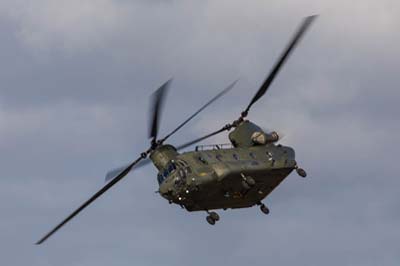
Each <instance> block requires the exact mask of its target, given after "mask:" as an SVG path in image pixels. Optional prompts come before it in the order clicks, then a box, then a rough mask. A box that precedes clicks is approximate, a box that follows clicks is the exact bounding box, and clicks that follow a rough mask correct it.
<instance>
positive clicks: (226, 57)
mask: <svg viewBox="0 0 400 266" xmlns="http://www.w3.org/2000/svg"><path fill="white" fill-rule="evenodd" d="M312 14H320V17H319V19H318V20H317V21H316V23H315V24H314V25H313V27H312V29H311V30H310V31H309V32H308V34H307V35H306V37H305V38H304V39H303V41H302V42H301V44H300V45H299V47H298V49H297V50H296V51H295V53H294V54H293V56H292V57H291V58H290V60H289V62H288V63H287V65H286V66H285V68H284V69H283V71H282V72H281V73H280V75H279V76H278V78H277V79H276V81H275V82H274V84H273V86H272V87H271V89H270V91H268V93H267V95H266V96H265V97H264V98H262V100H260V101H259V102H257V104H256V105H255V106H254V108H253V109H252V111H251V113H250V115H249V118H250V119H251V120H253V121H254V122H256V123H258V124H259V125H261V126H263V127H265V128H269V129H276V130H280V131H283V132H284V133H285V134H286V138H285V139H284V141H283V142H282V143H283V144H285V145H290V146H292V147H293V148H295V149H296V154H297V160H298V162H299V164H300V165H301V166H302V167H304V168H305V169H306V170H307V172H308V174H309V177H308V178H307V179H301V178H299V177H298V176H297V175H296V174H292V175H290V176H289V177H288V178H287V179H286V180H285V181H284V182H283V183H282V184H281V186H279V187H278V188H277V189H276V190H275V191H274V192H273V193H272V194H271V195H270V196H269V197H268V198H267V199H266V200H265V201H264V202H265V203H266V204H267V205H268V206H269V208H270V210H271V214H270V215H269V216H264V215H263V214H261V212H260V211H259V210H258V208H250V209H242V210H233V211H232V210H230V211H226V212H224V211H220V212H219V214H220V216H221V221H220V222H219V223H218V224H217V225H216V226H214V227H210V226H209V225H208V224H207V223H206V221H205V216H206V214H205V213H202V212H200V213H187V212H186V211H184V210H182V209H180V208H179V207H178V206H175V205H169V204H168V202H167V201H165V200H164V199H162V198H161V197H159V195H157V194H155V193H154V191H155V190H157V182H156V171H155V168H154V167H153V166H151V165H149V166H147V167H145V168H143V169H140V170H137V171H135V172H133V173H131V174H130V175H129V176H128V177H127V178H126V179H125V180H123V181H122V182H120V183H119V184H118V185H116V186H115V187H114V188H113V189H111V190H110V191H109V192H108V193H107V194H105V195H104V196H103V197H101V198H100V199H99V200H98V201H96V202H95V203H94V204H93V205H92V206H90V207H89V208H88V209H87V210H86V211H85V212H83V213H82V214H81V215H80V216H78V217H77V218H76V219H74V220H73V221H72V222H71V223H69V224H68V225H67V226H65V227H64V228H63V229H62V230H60V231H59V232H58V233H57V234H56V235H54V236H53V237H52V238H51V239H49V240H48V242H46V243H45V244H44V245H42V246H35V245H33V244H34V243H35V242H36V241H37V240H38V239H39V238H40V237H41V236H42V235H43V234H44V233H45V232H47V231H48V230H49V229H51V228H52V227H53V226H54V225H56V224H57V223H58V222H59V221H60V220H61V219H63V218H64V217H65V216H66V215H68V214H69V213H70V212H71V211H73V210H74V209H75V208H76V207H77V206H78V205H79V204H81V203H82V202H83V201H84V200H86V199H87V198H88V197H89V196H90V195H91V194H93V193H94V192H95V191H96V190H98V189H99V188H100V187H101V186H102V185H103V184H104V183H103V180H104V175H105V173H106V172H107V171H108V170H110V169H112V168H114V167H118V166H120V165H122V164H124V163H126V162H129V161H130V160H131V159H134V158H136V157H137V155H138V153H140V152H142V151H143V150H144V149H145V148H147V147H148V143H149V142H148V140H147V136H146V135H147V117H148V108H149V106H148V104H149V96H150V95H151V93H152V92H153V91H154V90H155V89H156V88H157V87H158V86H159V85H161V84H162V83H163V82H165V81H166V80H167V79H169V78H170V77H174V82H173V84H172V87H171V90H170V91H169V94H168V98H167V104H166V106H165V107H166V108H165V112H164V113H163V117H162V118H163V119H162V122H161V127H162V129H161V133H164V134H165V133H167V132H168V131H169V130H171V129H173V128H174V127H175V126H176V125H177V124H178V123H179V122H180V121H182V120H183V119H185V118H186V117H187V116H188V115H190V114H191V113H192V112H193V111H195V110H196V109H197V108H198V107H199V106H200V105H201V104H202V103H203V102H206V101H207V100H208V99H210V98H211V97H213V96H214V95H215V94H217V93H218V92H219V91H220V90H221V89H223V88H224V87H226V86H227V85H228V84H230V83H231V82H232V81H233V80H235V79H237V78H240V81H239V83H238V84H237V85H236V87H235V88H234V89H233V90H232V91H231V92H230V93H229V94H228V95H226V96H225V97H224V98H223V99H221V100H219V101H218V102H217V103H216V104H214V105H213V106H212V107H210V108H208V109H207V110H206V111H205V112H204V113H202V115H201V116H200V117H199V118H196V119H195V120H194V121H193V122H191V123H190V125H189V126H187V127H185V128H184V129H183V130H181V131H180V132H179V133H178V134H176V135H175V136H174V137H173V138H171V139H170V140H171V143H172V144H180V143H183V142H185V141H187V140H189V139H192V138H195V137H197V136H200V135H202V134H204V133H208V132H209V131H210V130H214V129H218V128H219V127H220V126H222V125H224V124H226V123H227V122H230V121H232V119H234V118H237V117H238V115H239V114H240V111H241V110H242V109H243V108H244V107H245V106H246V105H247V104H248V102H249V100H250V99H251V97H252V96H253V95H254V93H255V92H256V90H257V89H258V86H259V85H260V84H261V83H262V81H263V79H264V78H265V76H266V74H267V73H268V72H269V70H270V68H271V66H272V65H273V63H274V60H275V59H276V58H277V57H278V55H279V54H280V52H281V51H282V49H283V47H284V46H285V45H286V43H287V41H288V40H289V38H290V37H291V35H292V34H293V32H294V30H295V29H296V27H297V25H298V24H299V23H300V21H301V19H302V18H303V17H305V16H307V15H312ZM399 29H400V2H399V1H396V0H382V1H372V0H354V1H345V0H336V1H328V0H326V1H321V0H303V1H288V0H280V1H277V0H270V1H265V0H250V1H236V0H213V1H190V0H189V1H181V0H165V1H162V0H152V1H145V0H131V1H127V0H57V1H54V0H36V1H28V0H0V81H1V83H0V84H1V85H0V169H1V175H0V212H1V218H0V264H1V265H30V266H54V265H57V266H64V265H65V266H66V265H68V266H70V265H73V266H77V265H79V266H81V265H82V266H92V265H93V266H103V265H104V266H105V265H122V266H125V265H195V266H197V265H198V266H200V265H217V264H221V265H232V266H236V265H237V266H239V265H255V266H261V265H267V264H268V265H275V266H287V265H298V266H314V265H315V266H317V265H318V266H320V265H326V266H337V265H343V266H345V265H349V266H358V265H360V266H369V265H371V266H376V265H385V266H391V265H396V266H397V265H399V262H400V230H399V225H400V201H399V192H400V190H399V187H400V178H399V175H398V170H400V169H399V164H398V162H397V159H396V158H397V157H398V148H399V146H400V145H399V144H400V141H399V135H400V126H399V117H398V115H399V113H400V110H399V103H400V87H399V84H400V82H399V80H400V76H399V69H400V63H399V59H400V31H399ZM218 142H223V143H224V142H227V138H226V135H221V136H219V137H216V138H214V139H210V140H209V141H208V143H218Z"/></svg>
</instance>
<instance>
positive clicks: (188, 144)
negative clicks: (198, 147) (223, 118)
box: [176, 125, 232, 150]
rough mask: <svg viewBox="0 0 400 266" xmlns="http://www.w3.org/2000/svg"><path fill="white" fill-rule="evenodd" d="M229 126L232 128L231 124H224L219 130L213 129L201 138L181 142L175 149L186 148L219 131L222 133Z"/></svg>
mask: <svg viewBox="0 0 400 266" xmlns="http://www.w3.org/2000/svg"><path fill="white" fill-rule="evenodd" d="M231 128H232V126H231V125H226V126H224V127H223V128H221V129H219V130H217V131H215V132H213V133H210V134H208V135H205V136H204V137H201V138H198V139H195V140H192V141H190V142H187V143H185V144H183V145H180V146H178V147H177V148H176V149H177V150H181V149H184V148H187V147H189V146H192V145H193V144H196V143H198V142H200V141H203V140H205V139H208V138H211V137H212V136H215V135H218V134H219V133H222V132H224V131H226V130H229V129H231Z"/></svg>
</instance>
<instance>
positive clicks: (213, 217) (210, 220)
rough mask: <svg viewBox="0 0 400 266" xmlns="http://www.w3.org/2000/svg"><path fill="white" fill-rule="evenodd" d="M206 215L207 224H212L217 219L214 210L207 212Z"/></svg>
mask: <svg viewBox="0 0 400 266" xmlns="http://www.w3.org/2000/svg"><path fill="white" fill-rule="evenodd" d="M207 213H208V216H207V217H206V220H207V222H208V223H209V224H211V225H214V224H215V223H216V222H218V221H219V215H218V213H216V212H207Z"/></svg>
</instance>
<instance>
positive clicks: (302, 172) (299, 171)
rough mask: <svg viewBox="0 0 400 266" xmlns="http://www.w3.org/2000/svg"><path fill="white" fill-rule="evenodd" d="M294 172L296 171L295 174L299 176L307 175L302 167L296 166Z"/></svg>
mask: <svg viewBox="0 0 400 266" xmlns="http://www.w3.org/2000/svg"><path fill="white" fill-rule="evenodd" d="M296 172H297V174H298V175H299V176H301V177H303V178H305V177H307V173H306V171H304V169H303V168H297V169H296Z"/></svg>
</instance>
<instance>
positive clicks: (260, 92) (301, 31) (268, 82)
mask: <svg viewBox="0 0 400 266" xmlns="http://www.w3.org/2000/svg"><path fill="white" fill-rule="evenodd" d="M316 18H317V16H316V15H315V16H310V17H306V18H305V19H304V20H303V22H302V23H301V25H300V27H299V29H298V30H297V32H296V33H295V35H294V36H293V39H292V40H291V41H290V42H289V45H288V46H287V47H286V49H285V50H284V52H283V53H282V55H281V57H280V58H279V60H278V61H277V62H276V63H275V66H274V67H273V68H272V71H271V72H270V74H269V75H268V77H267V79H266V80H265V81H264V83H263V84H262V86H261V87H260V89H259V90H258V91H257V93H256V94H255V95H254V97H253V99H252V100H251V102H250V104H249V106H248V107H247V108H246V110H245V111H244V113H245V114H246V115H247V113H248V112H249V110H250V108H251V106H252V105H253V104H254V103H255V102H257V101H258V100H259V99H260V98H261V97H262V96H263V95H264V94H265V92H266V91H267V90H268V88H269V87H270V85H271V84H272V82H273V81H274V79H275V77H276V75H277V74H278V73H279V70H280V69H281V68H282V66H283V65H284V63H285V62H286V60H287V59H288V57H289V56H290V54H291V53H292V51H293V50H294V48H295V47H296V45H297V44H298V42H299V41H300V40H301V38H302V37H303V35H304V33H305V32H306V31H307V29H308V28H309V27H310V25H311V24H312V22H313V21H314V20H315V19H316Z"/></svg>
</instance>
